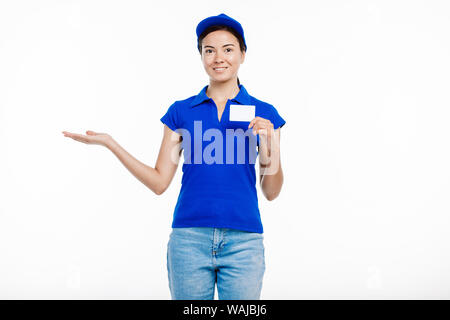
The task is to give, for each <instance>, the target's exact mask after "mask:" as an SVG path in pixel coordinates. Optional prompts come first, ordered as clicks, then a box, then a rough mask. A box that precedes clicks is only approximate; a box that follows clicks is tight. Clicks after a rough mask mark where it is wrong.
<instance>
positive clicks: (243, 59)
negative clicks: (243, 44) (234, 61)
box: [241, 51, 245, 64]
mask: <svg viewBox="0 0 450 320" xmlns="http://www.w3.org/2000/svg"><path fill="white" fill-rule="evenodd" d="M241 56H242V61H241V64H242V63H244V61H245V51H244V52H241Z"/></svg>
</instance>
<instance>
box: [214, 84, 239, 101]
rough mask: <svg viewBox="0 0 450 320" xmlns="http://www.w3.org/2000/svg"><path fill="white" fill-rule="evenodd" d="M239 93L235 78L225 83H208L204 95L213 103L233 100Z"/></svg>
mask: <svg viewBox="0 0 450 320" xmlns="http://www.w3.org/2000/svg"><path fill="white" fill-rule="evenodd" d="M238 93H239V86H238V85H237V78H232V79H230V80H229V81H226V82H216V81H212V80H210V81H209V85H208V88H207V89H206V95H207V96H208V97H210V98H211V99H213V100H214V101H226V100H228V99H233V98H234V97H236V96H237V94H238Z"/></svg>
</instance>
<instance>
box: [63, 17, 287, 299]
mask: <svg viewBox="0 0 450 320" xmlns="http://www.w3.org/2000/svg"><path fill="white" fill-rule="evenodd" d="M196 33H197V46H198V50H199V52H200V56H201V60H202V63H203V67H204V68H205V71H206V73H207V74H208V76H209V85H206V86H205V87H204V88H203V89H202V90H201V91H200V93H198V94H197V95H194V96H191V97H189V98H187V99H184V100H177V101H175V102H174V103H173V104H172V105H171V106H170V107H169V108H168V110H167V112H166V113H165V114H164V116H163V117H162V118H161V121H162V122H163V123H164V136H163V140H162V143H161V148H160V150H159V155H158V159H157V161H156V165H155V168H152V167H150V166H147V165H145V164H143V163H141V162H140V161H138V160H137V159H135V158H134V157H133V156H132V155H130V154H129V153H128V152H127V151H125V149H123V148H122V147H121V146H120V145H119V144H118V143H117V142H116V141H115V140H114V139H113V138H112V137H111V136H110V135H108V134H106V133H96V132H93V131H86V133H87V135H81V134H75V133H70V132H66V131H63V133H64V135H65V136H66V137H70V138H72V139H74V140H77V141H80V142H84V143H89V144H99V145H103V146H105V147H107V148H108V149H110V150H111V151H112V152H113V153H114V154H115V155H116V156H117V157H118V158H119V160H120V161H121V162H122V163H123V164H124V166H125V167H126V168H127V169H128V170H129V171H130V172H131V173H132V174H133V175H134V176H135V177H136V178H137V179H138V180H140V181H141V182H142V183H144V184H145V185H146V186H147V187H149V188H150V189H151V190H152V191H153V192H154V193H155V194H157V195H160V194H162V193H163V192H164V191H165V190H166V189H167V188H168V187H169V185H170V183H171V181H172V179H173V176H174V174H175V172H176V169H177V167H178V161H179V158H180V156H181V153H182V151H183V150H184V163H183V177H182V185H181V190H180V193H179V196H178V200H177V204H176V206H175V210H174V213H173V223H172V232H171V234H170V237H169V242H168V244H167V271H168V279H169V288H170V292H171V296H172V299H185V300H203V299H214V290H215V285H216V283H217V290H218V296H219V299H221V300H237V299H246V300H249V299H255V300H256V299H259V298H260V293H261V288H262V281H263V275H264V271H265V256H264V244H263V238H264V237H263V227H262V223H261V218H260V212H259V208H258V198H257V191H256V186H255V184H256V173H255V159H256V157H257V155H259V168H260V179H259V182H260V185H261V189H262V193H263V194H264V196H265V197H266V198H267V199H268V200H273V199H275V198H276V197H277V196H278V194H279V193H280V190H281V186H282V184H283V172H282V168H281V161H280V128H281V127H282V126H283V125H284V124H285V123H286V122H285V121H284V119H283V118H282V117H281V116H280V115H279V114H278V112H277V110H276V109H275V108H274V107H273V106H272V105H271V104H269V103H266V102H264V101H261V100H258V99H256V98H255V97H253V96H251V95H249V94H248V92H247V90H246V89H245V88H244V86H243V85H242V84H240V82H239V79H238V76H237V75H238V70H239V67H240V65H241V64H242V63H243V62H244V59H245V53H246V51H247V44H246V42H245V37H244V31H243V29H242V26H241V24H240V23H239V22H237V21H236V20H234V19H232V18H231V17H229V16H227V15H225V14H220V15H218V16H212V17H208V18H206V19H204V20H202V21H201V22H200V23H199V24H198V26H197V29H196ZM209 141H212V142H209Z"/></svg>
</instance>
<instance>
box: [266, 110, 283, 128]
mask: <svg viewBox="0 0 450 320" xmlns="http://www.w3.org/2000/svg"><path fill="white" fill-rule="evenodd" d="M269 117H270V119H269V120H270V121H271V122H272V123H273V128H274V129H278V128H281V127H282V126H284V125H285V124H286V121H285V120H284V119H283V118H282V117H281V116H280V115H279V113H278V111H277V109H275V107H274V106H272V105H271V106H270V114H269Z"/></svg>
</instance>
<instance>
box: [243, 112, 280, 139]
mask: <svg viewBox="0 0 450 320" xmlns="http://www.w3.org/2000/svg"><path fill="white" fill-rule="evenodd" d="M250 128H253V134H254V135H255V136H256V135H257V134H259V135H260V137H262V138H265V139H263V140H266V141H267V139H269V140H268V144H270V139H271V138H273V137H274V135H275V132H274V130H273V123H272V122H271V121H270V120H268V119H264V118H261V117H255V118H254V119H253V120H252V121H250V124H249V125H248V129H250Z"/></svg>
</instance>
